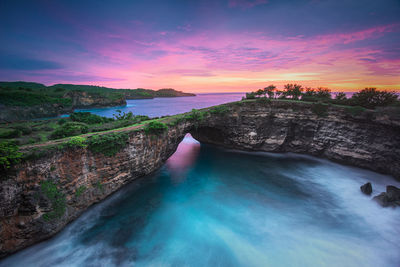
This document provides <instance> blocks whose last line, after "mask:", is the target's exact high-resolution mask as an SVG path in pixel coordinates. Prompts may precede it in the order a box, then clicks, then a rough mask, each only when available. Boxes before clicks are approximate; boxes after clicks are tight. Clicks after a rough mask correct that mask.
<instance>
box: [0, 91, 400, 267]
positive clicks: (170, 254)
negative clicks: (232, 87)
mask: <svg viewBox="0 0 400 267" xmlns="http://www.w3.org/2000/svg"><path fill="white" fill-rule="evenodd" d="M242 95H243V94H205V95H199V96H196V97H183V98H156V99H152V100H129V101H128V106H127V107H125V108H123V111H124V112H128V111H132V112H133V113H134V114H145V115H149V116H162V115H167V114H176V113H181V112H186V111H190V110H191V109H192V108H202V107H206V106H211V105H214V104H221V103H226V102H230V101H235V100H240V98H241V97H242ZM116 109H118V107H114V108H108V109H95V110H88V111H91V112H94V113H97V114H100V115H103V116H109V117H111V116H112V114H114V113H115V111H116ZM367 181H371V182H372V185H373V188H374V192H373V195H376V194H378V193H380V192H382V191H385V185H387V184H393V185H397V186H399V185H400V184H399V183H398V182H396V181H394V180H393V178H391V177H388V176H384V175H380V174H377V173H374V172H370V171H366V170H362V169H358V168H352V167H348V166H343V165H339V164H335V163H332V162H330V161H326V160H320V159H316V158H313V157H307V156H301V155H294V154H269V153H244V152H238V151H228V150H223V149H218V148H215V147H212V146H207V145H200V144H199V143H198V142H197V141H195V140H194V139H193V138H191V137H190V136H187V137H186V138H185V139H184V141H183V142H182V143H181V144H180V145H179V148H178V150H177V151H176V152H175V154H174V155H173V156H172V157H171V158H170V159H169V160H168V161H167V163H166V164H165V165H164V166H163V167H162V168H161V169H160V170H159V171H157V172H156V173H154V174H153V175H150V176H147V177H143V178H140V179H138V180H136V181H133V182H132V183H131V184H129V185H127V186H126V187H124V188H122V189H121V190H119V191H118V192H116V193H115V194H113V195H112V196H111V197H109V198H108V199H106V200H105V201H103V202H101V203H99V204H98V205H95V206H93V207H92V208H90V209H89V210H88V211H86V212H85V213H84V214H83V215H82V216H81V217H80V218H79V219H77V220H76V221H74V222H72V223H71V224H70V225H68V226H67V227H66V228H65V229H64V230H63V231H61V232H60V233H59V234H58V235H56V236H55V237H53V238H52V239H50V240H48V241H45V242H42V243H40V244H37V245H35V246H32V247H30V248H27V249H25V250H23V251H21V252H19V253H17V254H14V255H12V256H10V257H8V258H6V259H4V260H3V261H0V266H7V267H8V266H16V267H20V266H24V267H27V266H46V267H47V266H385V267H386V266H389V267H390V266H397V267H398V266H399V265H400V253H399V251H400V227H399V226H400V224H399V222H400V209H392V208H381V207H379V206H378V205H377V204H376V203H375V202H374V201H372V200H371V198H372V197H368V196H365V195H363V194H362V193H361V192H360V189H359V187H360V185H362V184H364V183H366V182H367Z"/></svg>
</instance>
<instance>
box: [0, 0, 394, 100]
mask: <svg viewBox="0 0 400 267" xmlns="http://www.w3.org/2000/svg"><path fill="white" fill-rule="evenodd" d="M399 14H400V0H379V1H378V0H296V1H295V0H212V1H208V0H201V1H200V0H197V1H192V0H181V1H169V0H155V1H154V0H146V1H133V0H129V1H119V0H113V1H105V0H85V1H83V0H79V1H74V0H65V1H61V0H47V1H42V0H36V1H33V0H32V1H23V0H18V1H16V0H0V18H1V19H0V80H1V81H20V80H23V81H34V82H40V83H44V84H46V85H51V84H55V83H74V84H91V85H101V86H108V87H114V88H152V89H159V88H175V89H178V90H183V91H186V92H197V93H199V92H235V91H237V92H243V91H250V90H255V89H258V88H262V87H265V86H267V85H269V84H275V85H277V86H278V88H279V87H281V86H282V85H283V84H286V83H292V82H297V83H300V84H302V85H304V86H310V87H318V86H323V87H328V88H331V89H332V90H333V91H354V90H359V89H362V88H364V87H378V88H380V89H389V90H397V89H400V15H399Z"/></svg>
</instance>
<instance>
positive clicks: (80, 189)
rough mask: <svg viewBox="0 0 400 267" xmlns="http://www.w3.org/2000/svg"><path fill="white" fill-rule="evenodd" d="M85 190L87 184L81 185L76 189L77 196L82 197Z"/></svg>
mask: <svg viewBox="0 0 400 267" xmlns="http://www.w3.org/2000/svg"><path fill="white" fill-rule="evenodd" d="M85 191H86V186H84V185H81V186H80V187H78V189H76V191H75V196H76V197H80V196H81V195H82V194H83V193H84V192H85Z"/></svg>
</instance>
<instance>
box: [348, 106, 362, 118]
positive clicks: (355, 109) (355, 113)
mask: <svg viewBox="0 0 400 267" xmlns="http://www.w3.org/2000/svg"><path fill="white" fill-rule="evenodd" d="M365 110H366V109H365V108H363V107H360V106H354V107H353V106H350V107H347V108H346V112H347V113H348V114H350V115H353V116H358V115H361V113H363V112H364V111H365Z"/></svg>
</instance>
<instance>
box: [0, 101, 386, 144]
mask: <svg viewBox="0 0 400 267" xmlns="http://www.w3.org/2000/svg"><path fill="white" fill-rule="evenodd" d="M258 102H259V103H261V101H260V100H257V99H246V100H241V101H235V102H230V103H226V104H222V105H218V106H212V107H208V108H203V109H198V110H192V111H190V112H186V113H182V114H177V115H173V116H164V117H162V118H153V119H148V120H145V121H140V122H138V123H132V124H127V125H124V126H122V127H118V125H114V126H115V127H114V128H112V129H107V130H103V131H91V129H89V131H88V132H87V133H84V134H77V135H75V136H80V137H84V138H86V137H90V136H92V135H103V134H108V133H112V132H133V131H144V128H145V126H146V125H148V124H149V123H151V122H162V123H165V124H166V125H167V126H175V125H177V124H178V123H180V122H182V121H190V122H192V123H195V124H196V123H198V122H200V121H201V120H203V119H204V118H205V117H206V116H209V115H218V114H224V113H225V112H228V111H229V107H234V106H240V105H246V104H247V103H258ZM263 102H266V103H264V104H268V103H274V102H275V103H279V102H282V103H286V102H291V103H296V104H301V105H307V106H309V105H311V106H312V107H313V108H312V111H313V112H314V113H315V114H316V115H317V116H325V115H326V114H327V107H328V106H332V107H338V108H341V109H343V111H344V112H346V114H349V115H350V116H359V115H360V114H362V113H363V112H364V111H365V110H366V109H365V108H359V107H354V106H341V105H334V104H330V105H327V104H326V105H325V104H324V105H323V107H319V106H316V103H315V102H307V101H302V100H291V99H271V100H268V101H263ZM369 112H375V113H376V112H380V111H369ZM32 123H38V124H39V122H32ZM52 123H53V124H50V125H53V127H54V123H55V122H52ZM7 127H9V126H7ZM7 127H6V128H7ZM3 128H4V127H0V135H1V132H2V131H4V129H3ZM11 128H12V127H11ZM38 134H39V135H40V134H41V135H42V137H41V138H40V139H39V138H37V140H39V141H38V142H33V143H32V144H33V145H35V146H36V145H40V146H42V147H46V146H47V145H49V146H53V145H54V144H57V145H62V144H65V143H67V142H68V141H69V140H70V137H65V138H60V139H57V140H52V141H50V142H49V141H48V133H43V131H42V132H40V131H39V132H38ZM0 141H1V139H0ZM28 144H29V143H28ZM46 144H47V145H46ZM21 148H22V149H28V148H30V146H29V145H25V146H22V147H21Z"/></svg>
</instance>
